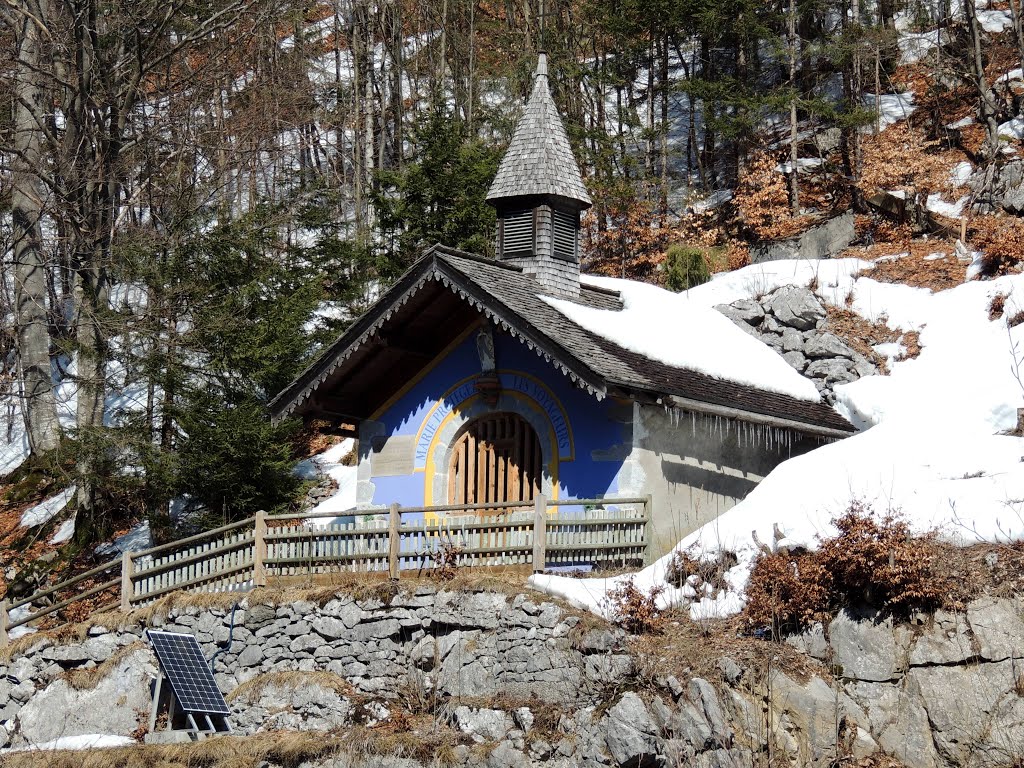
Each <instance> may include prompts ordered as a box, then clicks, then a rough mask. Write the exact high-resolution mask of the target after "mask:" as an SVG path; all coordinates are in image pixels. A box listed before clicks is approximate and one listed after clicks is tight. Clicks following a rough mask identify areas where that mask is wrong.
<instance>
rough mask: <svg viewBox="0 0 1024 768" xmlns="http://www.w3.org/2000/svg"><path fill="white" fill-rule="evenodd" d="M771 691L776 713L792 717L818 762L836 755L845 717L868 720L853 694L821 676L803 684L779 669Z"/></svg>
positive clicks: (859, 721)
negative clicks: (840, 725) (839, 726)
mask: <svg viewBox="0 0 1024 768" xmlns="http://www.w3.org/2000/svg"><path fill="white" fill-rule="evenodd" d="M770 690H771V703H772V708H773V709H774V710H775V712H776V713H777V715H776V716H777V717H778V716H784V717H786V718H788V720H789V722H790V723H791V728H792V729H795V730H798V731H799V733H800V734H801V736H802V740H803V741H804V742H805V749H806V748H808V747H809V751H810V755H809V757H810V758H811V762H812V763H814V764H817V763H819V762H821V761H823V760H825V759H827V758H828V757H830V756H832V755H834V754H835V743H836V723H837V722H840V721H842V720H843V719H844V718H845V719H846V720H847V722H854V723H861V722H863V723H865V724H866V722H867V715H866V714H864V712H863V711H862V710H861V708H860V707H859V706H858V705H857V704H856V703H855V702H854V701H853V700H852V699H850V697H849V696H847V695H846V694H845V693H843V692H842V691H841V690H833V689H832V688H831V687H830V686H829V684H828V683H826V682H825V681H824V680H822V679H821V678H820V677H812V678H811V679H810V680H808V681H807V682H806V683H804V684H800V683H797V682H796V681H795V680H793V679H792V678H791V677H789V676H788V675H785V674H782V673H781V672H775V673H773V674H772V677H771V689H770ZM780 730H781V729H780Z"/></svg>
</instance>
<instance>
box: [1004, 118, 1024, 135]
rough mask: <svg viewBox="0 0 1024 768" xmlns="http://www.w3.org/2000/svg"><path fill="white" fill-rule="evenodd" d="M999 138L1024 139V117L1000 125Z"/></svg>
mask: <svg viewBox="0 0 1024 768" xmlns="http://www.w3.org/2000/svg"><path fill="white" fill-rule="evenodd" d="M998 133H999V137H1000V138H1004V139H1024V117H1015V118H1013V120H1007V121H1006V122H1005V123H1000V124H999V129H998Z"/></svg>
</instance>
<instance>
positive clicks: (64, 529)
mask: <svg viewBox="0 0 1024 768" xmlns="http://www.w3.org/2000/svg"><path fill="white" fill-rule="evenodd" d="M74 535H75V518H74V517H69V518H68V519H67V520H65V521H64V522H63V523H61V524H60V527H59V528H58V529H57V532H56V533H55V534H53V537H52V538H51V539H50V543H51V544H63V543H64V542H65V541H68V540H69V539H70V538H71V537H72V536H74Z"/></svg>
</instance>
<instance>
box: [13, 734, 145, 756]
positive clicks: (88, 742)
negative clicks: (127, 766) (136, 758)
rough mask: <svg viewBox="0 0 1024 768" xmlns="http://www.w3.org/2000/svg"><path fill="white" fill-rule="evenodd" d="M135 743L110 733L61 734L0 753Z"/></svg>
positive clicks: (108, 746) (106, 747)
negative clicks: (57, 737) (50, 739)
mask: <svg viewBox="0 0 1024 768" xmlns="http://www.w3.org/2000/svg"><path fill="white" fill-rule="evenodd" d="M135 743H136V741H135V739H132V738H130V737H128V736H115V735H114V734H110V733H87V734H83V735H82V736H61V737H60V738H59V739H54V740H53V741H45V742H43V743H41V744H33V745H31V746H28V747H14V748H11V749H0V753H11V752H48V751H51V750H57V749H74V750H78V749H109V748H111V747H125V746H128V745H129V744H135Z"/></svg>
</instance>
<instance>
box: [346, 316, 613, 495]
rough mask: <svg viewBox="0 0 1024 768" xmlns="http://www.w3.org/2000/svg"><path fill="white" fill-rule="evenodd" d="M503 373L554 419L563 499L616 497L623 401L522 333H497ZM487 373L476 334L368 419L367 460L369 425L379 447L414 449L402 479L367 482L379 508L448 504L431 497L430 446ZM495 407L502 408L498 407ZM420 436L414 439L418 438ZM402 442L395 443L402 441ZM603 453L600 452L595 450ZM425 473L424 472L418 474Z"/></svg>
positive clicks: (363, 445) (506, 382)
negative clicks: (576, 378) (572, 375)
mask: <svg viewBox="0 0 1024 768" xmlns="http://www.w3.org/2000/svg"><path fill="white" fill-rule="evenodd" d="M494 346H495V356H496V362H497V370H498V373H499V377H500V379H501V382H502V389H503V391H504V392H513V393H515V396H516V397H518V398H521V399H524V400H526V401H528V402H530V403H531V404H532V405H531V407H532V408H533V409H534V410H535V411H540V412H543V415H544V417H545V418H546V420H547V421H548V423H549V424H550V427H551V430H552V433H549V434H553V438H551V437H549V438H548V439H545V436H543V435H542V436H541V443H542V445H543V446H544V451H545V455H544V459H545V462H547V461H548V460H549V459H550V458H551V457H550V456H549V452H550V448H549V445H550V442H551V441H552V439H553V441H554V442H555V443H556V444H557V446H558V453H559V454H560V458H559V459H558V465H557V477H558V488H557V497H558V498H559V499H571V498H587V497H593V496H605V495H613V494H616V493H617V492H618V483H617V473H618V471H619V468H620V466H621V460H616V458H615V457H616V456H619V455H621V452H622V451H621V447H620V446H621V444H622V442H623V437H624V432H623V430H624V426H623V424H622V423H621V419H618V418H616V412H619V413H620V414H621V411H622V406H621V405H618V406H617V405H616V404H615V403H612V402H609V401H608V400H607V399H606V400H603V401H598V400H597V398H595V397H594V396H592V395H590V394H589V393H587V392H585V391H584V390H582V389H579V388H577V387H575V386H574V385H572V383H571V382H570V381H569V379H568V378H567V377H566V376H564V375H563V374H562V373H561V372H559V371H557V370H556V369H555V368H554V367H553V366H552V365H551V364H550V363H548V362H547V361H545V360H544V359H543V358H542V357H540V356H539V355H537V354H536V353H534V352H531V351H530V350H528V349H527V348H526V347H525V346H524V345H523V344H522V343H520V342H519V341H518V340H516V339H515V338H513V337H511V336H509V335H507V334H505V333H501V332H500V331H498V330H497V329H495V330H494ZM479 374H480V362H479V358H478V356H477V349H476V333H475V331H474V332H473V333H471V334H470V335H469V336H468V337H467V338H466V339H465V340H464V341H462V342H461V343H459V344H458V345H457V346H456V347H455V348H453V349H452V350H451V351H450V352H449V353H448V354H447V355H446V356H445V357H443V358H442V359H440V360H438V361H436V362H435V363H434V365H433V366H432V368H431V369H430V370H429V371H428V372H427V373H426V375H424V376H422V378H420V379H419V381H417V382H416V383H415V384H414V385H413V386H412V387H411V388H410V389H409V390H408V391H407V392H405V393H404V394H402V395H401V396H400V397H398V399H397V400H395V401H394V402H392V403H391V404H390V405H387V406H386V407H385V408H384V409H383V410H382V411H381V412H379V413H377V414H375V416H374V417H373V419H372V420H371V421H370V422H369V424H364V434H363V439H362V440H361V441H360V461H361V462H364V461H365V460H366V458H367V457H368V455H369V451H370V449H371V440H370V439H367V438H368V437H370V435H369V434H368V433H367V427H369V430H370V432H372V434H373V439H375V440H376V442H377V444H378V445H379V444H380V443H382V442H386V441H387V440H390V439H391V438H394V437H404V438H405V439H404V440H403V441H402V444H403V445H409V446H410V450H411V451H412V453H413V455H412V466H413V468H414V469H413V471H412V472H410V473H408V474H401V475H396V476H374V477H371V478H365V477H362V476H361V480H366V479H368V480H370V482H372V483H373V495H372V501H371V500H369V499H367V498H365V497H364V498H362V499H361V502H362V503H363V504H366V503H367V502H369V503H370V504H372V505H373V506H381V505H387V504H391V503H393V502H397V503H399V504H401V505H403V506H422V505H424V504H425V503H428V502H432V503H433V504H444V503H446V502H447V499H444V498H440V499H438V498H429V497H431V496H432V495H433V494H432V491H429V490H427V483H430V482H432V476H431V473H430V472H429V471H424V470H425V469H427V467H426V466H425V465H426V463H427V456H428V451H427V446H429V445H430V444H431V439H432V438H433V436H434V433H435V432H436V431H437V429H438V427H439V426H440V425H441V424H442V423H443V422H444V421H445V417H446V416H448V414H449V413H450V412H451V411H453V410H458V409H459V408H460V406H464V405H466V404H467V403H472V402H478V399H470V398H473V396H474V395H475V394H476V390H475V388H474V380H475V378H476V377H477V376H478V375H479ZM492 410H494V411H500V410H502V409H501V408H500V407H499V408H493V409H492ZM413 441H415V442H413ZM397 443H398V441H395V444H397ZM595 451H597V454H596V456H595V454H594V452H595ZM417 470H418V471H417Z"/></svg>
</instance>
